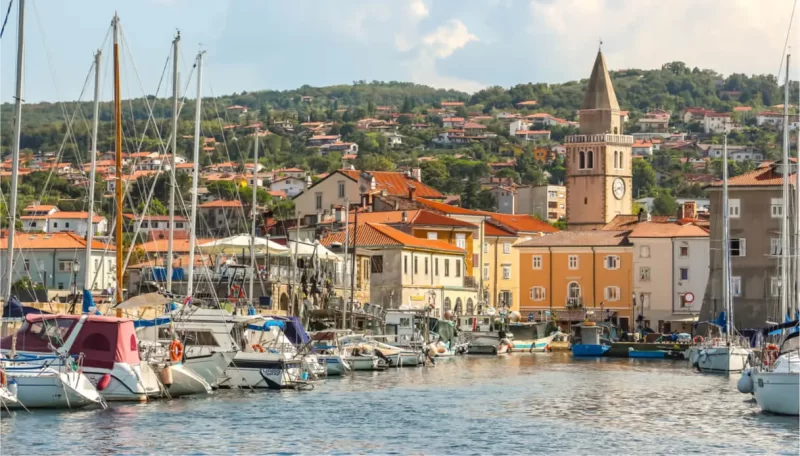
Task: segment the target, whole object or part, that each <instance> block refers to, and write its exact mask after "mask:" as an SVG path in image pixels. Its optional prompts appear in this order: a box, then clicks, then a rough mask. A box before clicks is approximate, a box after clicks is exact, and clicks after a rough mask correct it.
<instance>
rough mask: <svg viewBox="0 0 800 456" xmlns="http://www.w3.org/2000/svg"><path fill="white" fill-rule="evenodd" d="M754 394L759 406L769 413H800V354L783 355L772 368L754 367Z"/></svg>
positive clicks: (795, 414)
mask: <svg viewBox="0 0 800 456" xmlns="http://www.w3.org/2000/svg"><path fill="white" fill-rule="evenodd" d="M752 377H753V395H754V396H755V397H756V402H758V405H759V407H761V409H762V410H764V411H765V412H768V413H776V414H780V415H794V416H797V415H798V414H800V410H798V408H800V397H798V396H800V355H798V354H797V353H796V352H792V353H788V354H784V355H781V356H780V357H779V358H778V359H777V360H776V361H775V365H774V366H773V367H772V369H771V370H769V371H767V370H763V369H754V370H753V372H752Z"/></svg>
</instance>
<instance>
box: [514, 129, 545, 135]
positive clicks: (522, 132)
mask: <svg viewBox="0 0 800 456" xmlns="http://www.w3.org/2000/svg"><path fill="white" fill-rule="evenodd" d="M515 134H516V135H545V134H547V135H549V134H550V130H517V132H516V133H515Z"/></svg>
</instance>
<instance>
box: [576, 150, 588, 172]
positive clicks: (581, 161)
mask: <svg viewBox="0 0 800 456" xmlns="http://www.w3.org/2000/svg"><path fill="white" fill-rule="evenodd" d="M578 169H586V153H585V152H584V151H580V153H579V154H578Z"/></svg>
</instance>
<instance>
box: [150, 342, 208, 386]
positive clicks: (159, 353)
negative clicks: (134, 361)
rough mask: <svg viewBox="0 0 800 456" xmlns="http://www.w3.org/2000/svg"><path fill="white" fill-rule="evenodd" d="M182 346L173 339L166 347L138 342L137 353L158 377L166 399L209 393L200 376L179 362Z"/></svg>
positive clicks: (153, 343) (159, 344) (206, 383)
mask: <svg viewBox="0 0 800 456" xmlns="http://www.w3.org/2000/svg"><path fill="white" fill-rule="evenodd" d="M183 351H184V348H183V344H182V343H181V342H180V341H179V340H177V339H174V340H173V341H172V342H170V344H169V346H168V347H165V346H164V345H163V344H161V343H159V342H146V341H140V342H139V353H140V355H141V357H142V359H143V360H145V361H146V362H147V363H148V364H149V365H150V367H151V368H152V369H153V371H154V372H155V373H156V375H158V378H159V380H160V382H161V384H162V385H163V387H164V390H163V395H164V396H167V397H181V396H191V395H194V394H209V393H211V389H212V388H211V384H209V383H208V382H207V381H206V380H205V379H204V378H203V377H202V376H201V375H200V374H198V373H196V372H194V371H193V370H192V369H190V368H189V367H188V366H186V365H185V364H183V363H182V362H181V358H182V355H183Z"/></svg>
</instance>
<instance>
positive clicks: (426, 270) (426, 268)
mask: <svg viewBox="0 0 800 456" xmlns="http://www.w3.org/2000/svg"><path fill="white" fill-rule="evenodd" d="M425 275H428V257H425Z"/></svg>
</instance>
